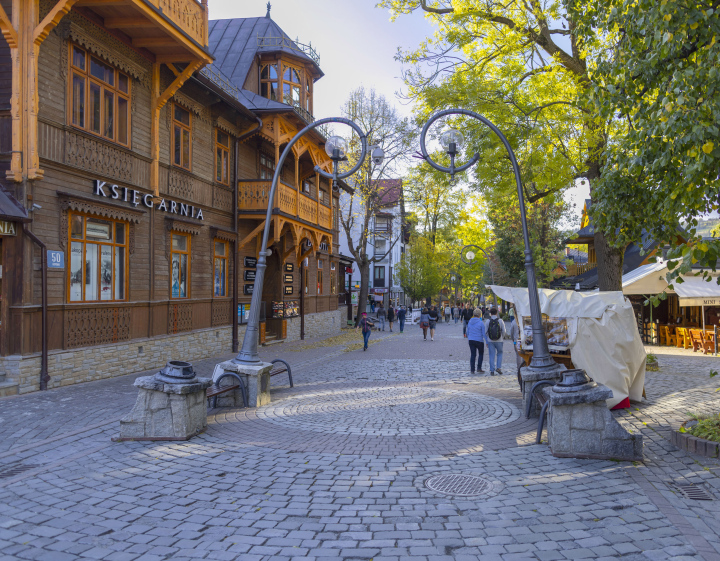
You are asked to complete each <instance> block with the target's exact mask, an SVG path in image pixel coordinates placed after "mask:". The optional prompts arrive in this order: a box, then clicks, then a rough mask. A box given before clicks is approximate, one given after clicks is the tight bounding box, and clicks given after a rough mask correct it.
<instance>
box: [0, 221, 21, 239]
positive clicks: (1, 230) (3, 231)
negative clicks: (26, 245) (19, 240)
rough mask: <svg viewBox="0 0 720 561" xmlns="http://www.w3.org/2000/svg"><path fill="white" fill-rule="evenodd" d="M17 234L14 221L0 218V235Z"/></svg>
mask: <svg viewBox="0 0 720 561" xmlns="http://www.w3.org/2000/svg"><path fill="white" fill-rule="evenodd" d="M15 234H17V230H16V229H15V222H7V221H5V220H0V236H14V235H15Z"/></svg>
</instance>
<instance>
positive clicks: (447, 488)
mask: <svg viewBox="0 0 720 561" xmlns="http://www.w3.org/2000/svg"><path fill="white" fill-rule="evenodd" d="M425 487H427V488H428V489H430V490H431V491H436V492H438V493H442V494H443V495H453V496H456V497H476V496H477V495H483V494H485V493H487V492H489V491H490V490H491V489H492V483H490V482H489V481H488V480H487V479H483V478H482V477H478V476H477V475H464V474H460V473H450V474H446V475H434V476H433V477H430V478H429V479H427V480H426V481H425Z"/></svg>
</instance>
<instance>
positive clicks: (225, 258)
mask: <svg viewBox="0 0 720 561" xmlns="http://www.w3.org/2000/svg"><path fill="white" fill-rule="evenodd" d="M219 243H221V244H223V247H224V248H225V254H224V255H219V254H218V253H217V247H216V244H219ZM229 246H230V242H228V241H227V240H221V239H219V238H213V298H227V296H228V276H230V275H229V273H230V271H229V270H228V253H229V252H228V249H229ZM218 259H221V260H223V261H224V263H225V276H224V278H223V292H224V294H216V287H215V279H216V277H217V265H218V263H217V261H218Z"/></svg>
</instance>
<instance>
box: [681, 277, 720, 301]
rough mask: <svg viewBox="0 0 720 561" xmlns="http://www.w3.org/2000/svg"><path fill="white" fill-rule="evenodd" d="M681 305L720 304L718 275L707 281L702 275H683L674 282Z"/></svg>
mask: <svg viewBox="0 0 720 561" xmlns="http://www.w3.org/2000/svg"><path fill="white" fill-rule="evenodd" d="M673 287H674V288H675V293H676V294H677V295H678V299H679V301H680V305H681V306H720V285H719V284H718V283H717V277H713V278H712V279H711V280H710V281H706V280H705V279H703V278H702V277H685V276H684V277H683V282H681V283H680V282H675V283H673Z"/></svg>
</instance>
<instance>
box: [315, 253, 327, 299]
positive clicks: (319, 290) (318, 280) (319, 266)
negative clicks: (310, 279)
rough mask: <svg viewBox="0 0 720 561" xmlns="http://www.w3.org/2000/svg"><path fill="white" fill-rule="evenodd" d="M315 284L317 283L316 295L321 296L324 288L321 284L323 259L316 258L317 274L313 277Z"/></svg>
mask: <svg viewBox="0 0 720 561" xmlns="http://www.w3.org/2000/svg"><path fill="white" fill-rule="evenodd" d="M315 284H316V285H317V295H318V296H322V295H323V292H324V290H325V287H324V286H323V260H322V259H318V260H317V274H316V278H315Z"/></svg>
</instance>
